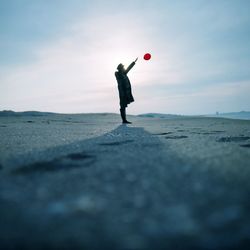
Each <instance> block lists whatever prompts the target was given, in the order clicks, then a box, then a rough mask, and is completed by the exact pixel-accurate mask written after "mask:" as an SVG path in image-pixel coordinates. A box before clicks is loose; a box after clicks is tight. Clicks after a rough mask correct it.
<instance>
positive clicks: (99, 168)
mask: <svg viewBox="0 0 250 250" xmlns="http://www.w3.org/2000/svg"><path fill="white" fill-rule="evenodd" d="M129 119H130V120H131V121H132V122H133V124H132V125H128V126H126V125H121V124H120V117H119V116H118V115H116V114H83V115H70V114H69V115H55V114H46V115H44V116H29V115H27V116H20V117H15V116H10V117H0V249H1V248H3V249H6V248H14V249H39V248H41V249H42V248H44V249H62V247H64V248H65V249H78V248H79V249H93V248H98V249H121V248H123V249H138V248H139V249H145V248H146V249H159V248H163V249H171V250H172V249H247V248H248V246H249V245H250V181H249V179H250V163H249V160H250V121H247V120H245V121H244V120H233V119H231V120H230V119H223V118H197V117H193V118H192V117H180V118H173V119H160V118H145V117H136V116H130V117H129Z"/></svg>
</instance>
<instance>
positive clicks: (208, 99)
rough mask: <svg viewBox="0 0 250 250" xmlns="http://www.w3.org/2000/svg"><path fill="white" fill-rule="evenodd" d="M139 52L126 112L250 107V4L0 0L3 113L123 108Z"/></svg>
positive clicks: (224, 0)
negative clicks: (121, 90)
mask: <svg viewBox="0 0 250 250" xmlns="http://www.w3.org/2000/svg"><path fill="white" fill-rule="evenodd" d="M146 52H149V53H151V54H152V58H151V60H149V61H145V60H143V55H144V53H146ZM136 57H139V60H138V62H137V63H136V65H135V67H134V68H133V69H132V70H131V72H129V78H130V81H131V84H132V91H133V95H134V98H135V102H134V103H132V104H131V105H129V107H128V111H127V112H128V113H130V114H139V113H149V112H157V113H170V114H212V113H215V112H216V111H219V112H231V111H232V112H235V111H241V110H245V111H246V110H248V111H249V110H250V70H249V69H250V1H249V0H239V1H237V0H210V1H207V0H189V1H185V0H182V1H181V0H176V1H168V0H155V1H147V0H133V1H132V0H129V1H113V0H111V1H108V0H107V1H103V0H99V1H97V0H90V1H84V0H71V1H68V0H0V110H4V109H5V110H15V111H24V110H38V111H51V112H60V113H91V112H115V113H118V112H119V99H118V91H117V83H116V79H115V77H114V72H115V70H116V67H117V65H118V64H119V63H124V64H125V65H128V64H129V63H130V62H132V61H133V60H134V59H135V58H136Z"/></svg>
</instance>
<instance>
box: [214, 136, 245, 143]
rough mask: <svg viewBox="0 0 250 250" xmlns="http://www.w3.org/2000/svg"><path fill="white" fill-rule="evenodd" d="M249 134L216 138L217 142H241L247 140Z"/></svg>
mask: <svg viewBox="0 0 250 250" xmlns="http://www.w3.org/2000/svg"><path fill="white" fill-rule="evenodd" d="M249 139H250V137H249V136H227V137H221V138H220V139H218V140H217V142H241V141H246V140H249Z"/></svg>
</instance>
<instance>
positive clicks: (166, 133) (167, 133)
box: [153, 132, 173, 135]
mask: <svg viewBox="0 0 250 250" xmlns="http://www.w3.org/2000/svg"><path fill="white" fill-rule="evenodd" d="M172 133H173V132H165V133H157V134H153V135H169V134H172Z"/></svg>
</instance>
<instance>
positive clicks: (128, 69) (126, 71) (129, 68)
mask: <svg viewBox="0 0 250 250" xmlns="http://www.w3.org/2000/svg"><path fill="white" fill-rule="evenodd" d="M137 60H138V57H137V58H136V59H135V61H134V62H132V63H130V65H129V66H128V67H127V69H126V70H125V74H128V72H129V71H130V70H131V69H132V68H133V67H134V66H135V63H136V61H137Z"/></svg>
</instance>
